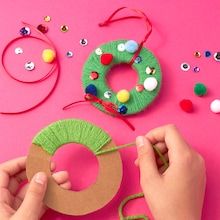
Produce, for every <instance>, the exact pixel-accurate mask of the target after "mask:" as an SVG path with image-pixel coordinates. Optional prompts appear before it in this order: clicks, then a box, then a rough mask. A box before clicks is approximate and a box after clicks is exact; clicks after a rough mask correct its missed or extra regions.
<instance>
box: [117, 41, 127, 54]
mask: <svg viewBox="0 0 220 220" xmlns="http://www.w3.org/2000/svg"><path fill="white" fill-rule="evenodd" d="M117 49H118V51H120V52H124V51H125V44H123V43H121V44H118V46H117Z"/></svg>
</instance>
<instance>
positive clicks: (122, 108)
mask: <svg viewBox="0 0 220 220" xmlns="http://www.w3.org/2000/svg"><path fill="white" fill-rule="evenodd" d="M127 111H128V108H127V107H126V106H125V105H119V107H118V112H119V113H120V114H123V115H124V114H126V113H127Z"/></svg>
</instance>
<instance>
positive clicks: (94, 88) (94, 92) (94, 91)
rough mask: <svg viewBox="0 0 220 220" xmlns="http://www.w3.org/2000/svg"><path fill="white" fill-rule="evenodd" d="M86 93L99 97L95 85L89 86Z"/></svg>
mask: <svg viewBox="0 0 220 220" xmlns="http://www.w3.org/2000/svg"><path fill="white" fill-rule="evenodd" d="M85 93H89V94H92V95H94V96H97V88H96V87H95V86H94V85H93V84H89V85H88V86H87V87H86V89H85Z"/></svg>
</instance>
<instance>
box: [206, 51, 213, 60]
mask: <svg viewBox="0 0 220 220" xmlns="http://www.w3.org/2000/svg"><path fill="white" fill-rule="evenodd" d="M211 55H212V53H211V51H209V50H206V51H205V57H206V58H209V57H211Z"/></svg>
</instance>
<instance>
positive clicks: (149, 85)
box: [144, 77, 158, 92]
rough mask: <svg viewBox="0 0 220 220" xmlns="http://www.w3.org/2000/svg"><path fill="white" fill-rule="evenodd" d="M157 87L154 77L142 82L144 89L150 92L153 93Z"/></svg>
mask: <svg viewBox="0 0 220 220" xmlns="http://www.w3.org/2000/svg"><path fill="white" fill-rule="evenodd" d="M157 85H158V82H157V79H156V78H155V77H148V78H147V79H145V81H144V88H145V89H146V90H147V91H150V92H151V91H153V90H154V89H156V88H157Z"/></svg>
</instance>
